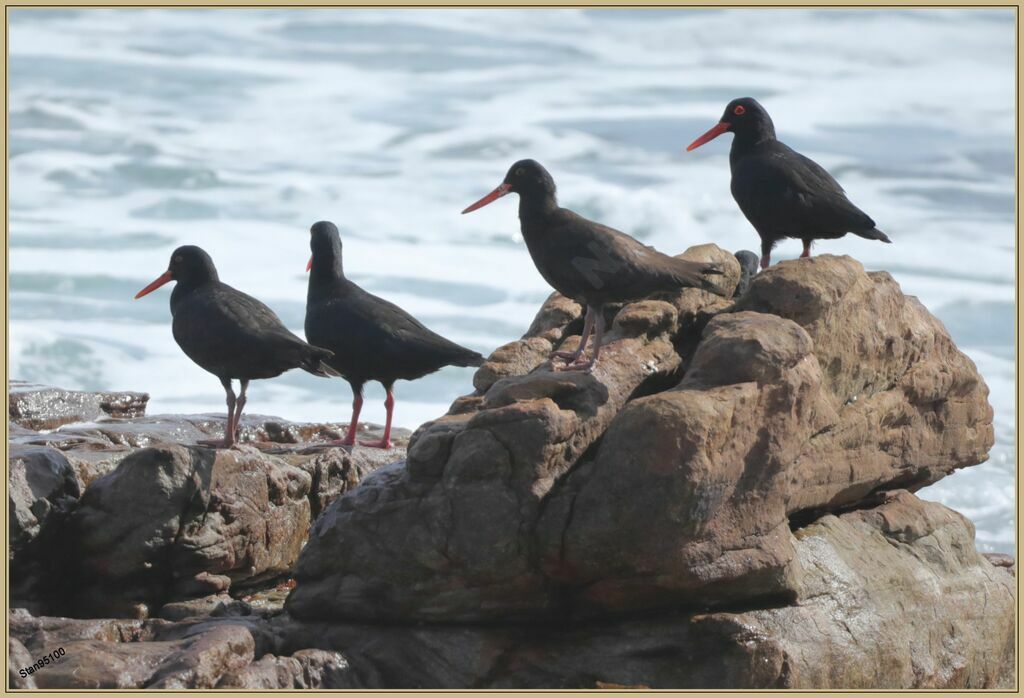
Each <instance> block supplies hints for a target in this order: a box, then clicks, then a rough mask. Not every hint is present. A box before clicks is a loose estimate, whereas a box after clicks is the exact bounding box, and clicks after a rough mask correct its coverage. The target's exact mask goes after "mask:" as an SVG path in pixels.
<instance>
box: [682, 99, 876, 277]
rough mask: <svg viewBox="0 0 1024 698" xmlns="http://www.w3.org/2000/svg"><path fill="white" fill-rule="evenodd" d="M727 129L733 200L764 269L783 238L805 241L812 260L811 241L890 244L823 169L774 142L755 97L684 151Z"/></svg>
mask: <svg viewBox="0 0 1024 698" xmlns="http://www.w3.org/2000/svg"><path fill="white" fill-rule="evenodd" d="M726 131H732V132H733V133H734V134H735V135H734V137H733V141H732V150H730V151H729V167H730V168H731V169H732V187H731V188H732V196H733V198H734V199H736V203H737V204H739V206H740V210H741V211H743V215H744V216H746V217H747V220H748V221H750V224H751V225H753V226H754V228H755V229H756V230H757V234H758V235H760V236H761V268H762V269H764V268H766V267H767V266H768V265H769V264H770V263H771V254H772V248H773V247H774V246H775V243H776V242H778V241H779V240H781V239H782V238H799V239H801V240H803V243H804V251H803V254H801V255H800V256H801V257H810V256H811V241H812V240H831V239H834V238H841V237H843V236H844V235H846V234H847V233H853V234H854V235H859V236H860V237H862V238H867V239H868V240H881V241H882V242H892V241H891V240H890V239H889V238H888V237H886V235H885V233H883V232H882V231H881V230H879V229H878V228H876V227H875V222H874V221H873V220H871V217H870V216H868V215H867V214H866V213H864V212H863V211H861V210H860V209H859V208H857V207H856V206H854V205H853V204H852V203H850V200H849V199H847V198H846V194H845V193H844V192H843V188H842V187H841V186H839V183H838V182H836V180H835V179H833V178H832V175H830V174H829V173H828V172H826V171H825V170H824V168H822V167H821V165H819V164H818V163H816V162H814V161H813V160H811V159H810V158H807V157H804V156H803V155H801V154H800V153H798V152H796V151H795V150H793V149H792V148H790V147H789V146H788V145H786V144H785V143H782V142H781V141H779V140H777V139H776V138H775V126H774V124H772V119H771V117H770V116H768V112H766V111H765V110H764V107H762V106H761V105H760V104H758V102H757V100H755V99H752V98H750V97H742V98H740V99H734V100H733V101H731V102H729V104H728V105H727V106H726V107H725V113H724V114H722V119H721V121H719V123H717V124H716V125H715V126H714V127H712V128H711V130H709V131H708V132H707V133H705V134H704V135H703V136H701V137H700V138H698V139H697V140H695V141H694V142H693V143H691V144H690V145H689V147H688V148H687V149H686V150H687V151H690V150H693V149H694V148H699V147H700V146H702V145H704V144H705V143H707V142H708V141H710V140H712V139H713V138H717V137H718V136H720V135H722V134H723V133H725V132H726Z"/></svg>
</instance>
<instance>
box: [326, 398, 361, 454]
mask: <svg viewBox="0 0 1024 698" xmlns="http://www.w3.org/2000/svg"><path fill="white" fill-rule="evenodd" d="M362 410H363V393H362V390H360V391H359V392H358V393H357V392H355V391H354V390H353V391H352V421H350V422H349V424H348V432H347V433H346V434H345V438H344V439H335V440H334V441H328V442H327V445H328V446H355V445H356V430H357V429H359V413H360V412H362Z"/></svg>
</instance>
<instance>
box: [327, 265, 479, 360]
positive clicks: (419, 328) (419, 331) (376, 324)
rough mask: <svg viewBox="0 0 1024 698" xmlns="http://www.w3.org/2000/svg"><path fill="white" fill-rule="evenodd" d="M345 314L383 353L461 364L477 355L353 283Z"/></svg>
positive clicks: (401, 357)
mask: <svg viewBox="0 0 1024 698" xmlns="http://www.w3.org/2000/svg"><path fill="white" fill-rule="evenodd" d="M344 305H345V306H347V308H346V311H345V312H346V314H347V315H348V316H349V320H350V321H351V322H354V323H357V324H358V325H359V326H360V335H361V336H363V337H366V338H367V339H371V338H372V341H371V346H373V347H374V348H375V350H376V351H378V352H380V353H381V354H382V355H383V356H387V357H394V360H400V359H402V360H404V359H407V358H408V357H409V356H410V355H420V356H422V357H423V359H424V360H425V361H427V359H428V357H433V358H434V360H435V361H438V362H443V363H445V364H447V363H453V364H455V365H463V364H464V362H473V361H476V360H477V359H479V358H480V356H479V354H477V353H476V352H474V351H472V350H469V349H466V348H465V347H463V346H460V345H458V344H456V343H455V342H452V341H451V340H449V339H445V338H444V337H442V336H441V335H439V334H437V333H436V332H434V331H433V330H431V329H430V328H428V327H427V326H425V325H424V324H423V323H422V322H420V321H419V320H417V319H416V318H415V317H413V316H412V315H410V314H409V313H408V312H406V311H405V310H403V309H402V308H400V307H399V306H397V305H395V304H394V303H392V302H391V301H388V300H385V299H383V298H381V297H379V296H375V295H374V294H372V293H370V292H368V291H365V290H363V289H362V288H360V287H358V286H356V285H355V284H352V290H351V292H350V294H349V295H348V296H347V297H346V298H345V301H344Z"/></svg>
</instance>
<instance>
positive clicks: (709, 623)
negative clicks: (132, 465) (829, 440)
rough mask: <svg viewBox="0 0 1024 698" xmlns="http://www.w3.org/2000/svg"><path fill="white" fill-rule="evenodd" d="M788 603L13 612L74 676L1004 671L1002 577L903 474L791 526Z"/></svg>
mask: <svg viewBox="0 0 1024 698" xmlns="http://www.w3.org/2000/svg"><path fill="white" fill-rule="evenodd" d="M790 538H791V540H790V543H791V545H792V546H793V548H794V550H795V551H796V555H797V556H798V558H799V559H800V560H801V564H802V569H803V570H804V572H803V574H802V576H801V580H800V588H801V591H800V597H801V600H800V603H796V604H787V605H781V606H772V607H766V608H762V609H760V610H746V611H732V612H730V611H718V612H713V613H706V612H683V613H680V612H675V613H670V614H660V615H658V616H656V617H642V618H626V619H617V620H606V621H600V622H589V623H584V624H574V625H567V624H563V623H556V624H553V625H552V624H542V625H533V626H529V627H526V626H522V625H516V624H512V625H505V626H501V625H499V626H452V625H449V624H442V625H418V626H410V625H390V624H389V625H371V624H365V623H345V622H318V621H300V620H296V619H292V618H289V617H287V616H284V615H278V616H276V617H270V618H265V617H259V616H255V615H251V616H246V615H242V616H239V615H232V614H228V615H224V616H221V617H209V618H191V619H189V620H185V621H180V622H177V623H169V622H167V621H159V620H149V621H115V620H98V621H84V620H72V619H67V618H59V619H58V618H55V619H47V618H32V617H30V616H27V615H26V614H23V613H18V612H16V613H14V614H12V617H11V636H12V642H15V643H18V644H19V645H22V644H23V646H24V647H26V648H28V650H27V653H28V654H30V655H32V656H35V655H38V654H41V653H43V652H46V651H49V650H52V648H55V647H64V648H65V650H66V652H67V655H66V658H65V659H63V660H62V661H61V662H58V663H56V664H55V665H54V666H53V667H50V668H47V669H46V670H44V671H42V672H39V673H38V674H36V675H35V677H34V680H35V681H37V682H38V685H39V686H41V687H65V688H67V687H74V688H103V687H106V688H112V687H119V688H141V687H173V688H208V687H213V686H217V687H221V688H227V687H230V688H247V689H254V688H364V689H365V688H435V689H436V688H595V687H632V686H643V687H650V688H677V689H679V688H704V689H709V688H733V689H736V688H800V689H811V688H816V689H829V688H833V689H856V688H874V689H887V688H888V689H893V688H899V687H917V688H964V689H979V688H1008V687H1012V685H1013V662H1014V646H1013V637H1014V615H1013V611H1014V579H1013V576H1012V575H1011V574H1009V573H1008V572H1007V571H1006V570H1005V569H1001V568H997V567H994V566H992V565H991V564H989V563H988V562H987V561H986V560H985V558H984V557H983V556H981V555H979V554H978V553H977V552H976V551H975V550H974V548H973V541H972V538H973V528H972V527H971V525H970V523H969V522H968V521H967V520H966V519H964V518H963V517H962V516H960V515H959V514H956V513H955V512H953V511H950V510H949V509H947V508H945V507H943V506H941V505H939V504H933V503H928V502H923V501H921V500H918V499H917V498H916V497H914V496H913V495H912V494H910V493H908V492H905V491H894V492H890V493H886V494H884V495H881V496H880V497H879V499H878V501H876V502H874V506H872V507H871V508H869V509H865V510H857V511H852V512H849V513H846V514H842V515H839V516H835V515H827V516H824V517H822V518H821V519H819V520H818V521H816V522H814V523H813V524H811V525H809V526H807V527H805V528H802V529H799V530H797V531H796V532H795V533H793V534H791V536H790Z"/></svg>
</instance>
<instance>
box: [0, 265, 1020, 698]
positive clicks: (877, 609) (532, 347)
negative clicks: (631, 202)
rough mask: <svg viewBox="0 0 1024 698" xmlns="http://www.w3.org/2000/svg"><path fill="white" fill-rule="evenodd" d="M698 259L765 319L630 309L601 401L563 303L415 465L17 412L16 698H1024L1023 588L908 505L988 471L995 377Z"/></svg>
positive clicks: (901, 298)
mask: <svg viewBox="0 0 1024 698" xmlns="http://www.w3.org/2000/svg"><path fill="white" fill-rule="evenodd" d="M683 256H685V257H688V258H692V259H701V260H706V261H714V262H717V263H719V264H721V265H722V267H723V269H724V270H725V272H726V274H725V275H724V277H723V278H724V279H725V282H726V284H727V285H729V286H731V287H735V288H739V289H740V293H739V294H738V295H737V296H736V297H734V298H729V299H722V298H718V297H715V296H712V295H709V294H707V293H705V292H703V291H700V290H696V289H688V290H685V291H683V292H681V293H679V294H674V295H673V294H666V295H664V296H661V297H656V298H651V299H647V300H644V301H641V302H638V303H632V304H628V305H625V306H622V307H617V308H610V309H609V310H608V314H609V318H608V319H609V320H610V321H611V323H610V325H609V327H610V330H609V332H608V333H607V335H606V342H607V343H606V345H605V346H604V348H603V349H602V357H601V358H602V360H601V363H600V364H599V365H598V367H597V368H596V370H595V371H594V373H593V374H591V375H587V374H578V373H561V372H554V371H552V365H551V363H550V362H549V361H548V358H547V357H548V354H549V353H550V352H551V351H552V350H553V349H557V348H562V349H569V348H572V347H574V346H575V345H576V344H577V342H578V341H579V336H578V334H579V332H580V329H581V327H582V316H581V309H580V308H579V306H578V305H577V304H575V303H574V302H572V301H569V300H567V299H565V298H562V297H560V296H558V295H557V294H554V295H552V296H551V297H550V298H549V299H548V301H547V302H546V303H545V304H544V305H543V307H542V308H541V309H540V311H539V313H538V315H537V317H536V319H535V320H534V322H533V324H532V325H531V327H530V328H529V330H528V331H527V333H526V335H524V336H523V337H522V338H521V339H519V340H515V341H514V342H511V343H509V344H507V345H505V346H503V347H499V348H498V349H497V350H496V351H495V352H494V353H493V354H492V355H491V356H490V357H489V360H488V361H487V363H486V364H485V365H484V366H482V367H481V368H480V369H479V370H478V372H477V374H476V376H475V377H474V381H473V386H474V388H475V390H474V392H473V393H472V394H470V395H466V396H464V397H461V398H459V399H457V400H456V401H455V402H454V403H453V405H452V407H451V409H450V410H449V412H448V414H446V415H444V416H443V417H440V418H439V419H437V420H434V421H432V422H428V423H427V424H424V425H422V426H421V427H420V428H419V429H418V430H416V432H415V433H414V434H413V435H412V436H411V438H409V439H408V442H407V446H408V448H407V449H405V448H401V449H396V450H395V451H393V452H387V453H382V452H380V451H373V450H369V449H356V450H354V451H348V450H344V449H338V448H325V447H324V446H323V445H322V441H323V440H325V439H328V438H336V437H337V432H336V425H296V424H290V423H287V422H283V421H281V420H275V419H273V418H261V417H252V418H250V419H249V420H248V421H246V423H245V425H244V426H245V429H246V434H247V438H248V439H249V440H250V442H251V443H249V444H244V445H242V446H240V447H236V448H234V449H230V450H217V451H214V450H212V449H205V448H199V447H195V446H190V445H188V444H191V443H194V440H195V438H197V437H199V436H204V435H208V434H209V433H211V432H213V433H216V432H217V430H218V429H219V428H220V425H221V424H222V421H221V420H211V419H210V418H209V417H206V416H186V417H180V416H177V417H176V416H157V417H145V416H144V400H142V398H135V397H133V398H130V399H128V398H125V399H124V400H121V401H120V402H118V403H117V404H130V405H136V406H138V405H139V403H140V401H141V409H142V411H136V412H133V413H131V414H125V413H121V414H114V413H111V412H109V411H104V408H103V407H101V406H100V405H101V403H102V404H111V402H110V401H109V400H106V399H95V400H94V399H93V398H91V397H87V396H82V397H81V398H80V404H81V405H82V407H81V408H76V409H78V414H77V416H76V414H68V413H69V412H70V413H74V412H75V409H72V408H69V407H67V405H73V404H78V403H74V401H72V400H70V399H63V398H62V400H61V401H60V402H59V404H60V405H62V410H63V412H62V414H60V415H56V416H54V415H48V414H46V400H44V399H41V398H40V399H39V400H37V401H36V402H35V403H33V402H32V401H31V400H28V399H26V398H24V396H23V397H22V398H21V400H22V402H21V403H19V405H22V404H24V405H27V406H25V407H22V406H19V407H17V409H16V408H15V402H14V398H13V397H12V402H11V408H10V418H11V429H10V440H11V460H10V466H11V468H10V475H9V477H10V488H9V491H10V493H11V494H10V501H9V506H10V510H11V522H12V526H11V537H10V540H9V557H10V559H11V578H12V590H11V592H10V593H11V597H12V607H13V608H14V609H15V610H13V611H12V612H11V614H10V619H9V621H10V641H9V648H8V652H9V663H10V667H11V669H10V674H9V680H10V682H11V685H12V687H39V688H140V687H154V688H157V687H162V688H215V687H220V688H244V689H255V688H625V687H650V688H705V689H709V688H803V689H812V688H816V689H829V688H831V689H855V688H876V689H882V688H888V689H896V688H1009V687H1012V686H1013V685H1014V680H1015V666H1014V656H1015V648H1014V637H1015V615H1014V613H1015V603H1016V598H1015V589H1016V585H1015V579H1014V561H1013V560H1012V558H1008V557H1007V556H986V555H982V554H980V553H979V552H978V551H977V550H976V549H975V546H974V529H973V526H972V525H971V523H970V522H969V521H968V520H967V519H966V518H964V517H963V516H961V515H960V514H958V513H956V512H954V511H952V510H950V509H948V508H946V507H944V506H942V505H940V504H936V503H933V502H927V501H924V500H921V499H918V498H917V497H916V496H915V495H914V494H913V492H914V491H915V490H917V489H919V488H920V487H923V486H925V485H927V484H930V483H932V482H935V481H936V480H938V479H940V478H942V477H945V476H946V475H948V474H950V473H951V472H953V471H954V470H956V469H958V468H964V467H969V466H972V465H976V464H978V463H981V462H983V461H984V460H985V459H986V457H987V453H988V450H989V449H990V448H991V446H992V442H993V431H992V410H991V407H990V406H989V404H988V400H987V396H988V389H987V387H986V386H985V384H984V381H983V380H982V379H981V377H980V376H979V374H978V372H977V370H976V368H975V366H974V364H973V363H972V362H971V361H970V359H969V358H967V357H966V356H965V355H964V354H963V353H961V352H960V351H959V350H958V349H957V348H956V346H955V345H954V344H953V342H952V340H951V339H950V337H949V335H948V333H947V332H946V330H945V329H944V328H943V326H942V325H941V323H940V322H939V321H938V320H936V319H935V318H934V317H933V316H932V315H931V314H930V313H928V311H927V310H926V309H925V308H924V307H923V306H922V305H921V304H920V303H919V302H918V301H917V300H916V299H915V298H913V297H909V296H905V295H904V294H903V293H902V292H901V291H900V289H899V286H898V285H897V284H896V283H895V281H893V279H892V278H891V277H890V276H889V275H888V274H886V273H884V272H874V273H866V272H865V271H864V269H863V268H862V267H861V265H860V264H859V263H857V262H856V261H855V260H853V259H851V258H849V257H834V256H829V255H824V256H820V257H816V258H812V259H802V260H793V261H788V262H782V263H780V264H777V265H776V266H774V267H772V268H770V269H769V270H767V271H766V272H763V273H761V274H757V275H755V276H751V275H750V269H749V268H748V267H749V264H746V265H745V266H743V268H741V264H740V263H739V262H738V261H737V257H736V256H733V255H731V254H729V253H727V252H725V251H723V250H721V249H719V248H717V247H716V246H714V245H702V246H700V247H697V248H691V250H688V251H687V253H685V254H684V255H683ZM748 257H749V255H747V256H745V257H743V256H741V257H740V259H741V260H744V261H745V262H747V261H749V260H748ZM744 287H745V288H744ZM32 389H37V388H32ZM32 389H29V387H28V386H26V387H25V389H24V390H22V392H23V393H31V390H32ZM41 390H55V389H41ZM56 392H57V394H58V395H60V394H66V393H67V392H68V391H56ZM127 395H141V394H134V393H133V394H127ZM76 399H79V398H76ZM30 407H31V409H30ZM97 409H99V410H100V411H102V412H103V415H99V414H97V413H96V410H97ZM130 409H137V408H130ZM54 420H56V421H54ZM48 424H54V425H56V426H45V425H48ZM40 429H42V430H44V431H38V430H40ZM47 430H48V431H47ZM318 442H320V443H319V444H318ZM404 445H406V444H405V443H403V446H404ZM57 647H63V648H64V649H65V656H64V657H62V658H61V659H60V660H59V661H57V662H55V663H53V664H52V665H48V666H46V667H45V668H42V669H40V670H38V671H33V672H32V673H31V674H27V675H26V676H21V675H20V673H19V672H18V671H17V670H18V668H21V667H26V666H29V665H31V663H32V662H33V661H35V660H36V659H38V658H39V657H41V656H43V655H45V654H47V653H48V652H52V651H53V650H54V649H55V648H57Z"/></svg>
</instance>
